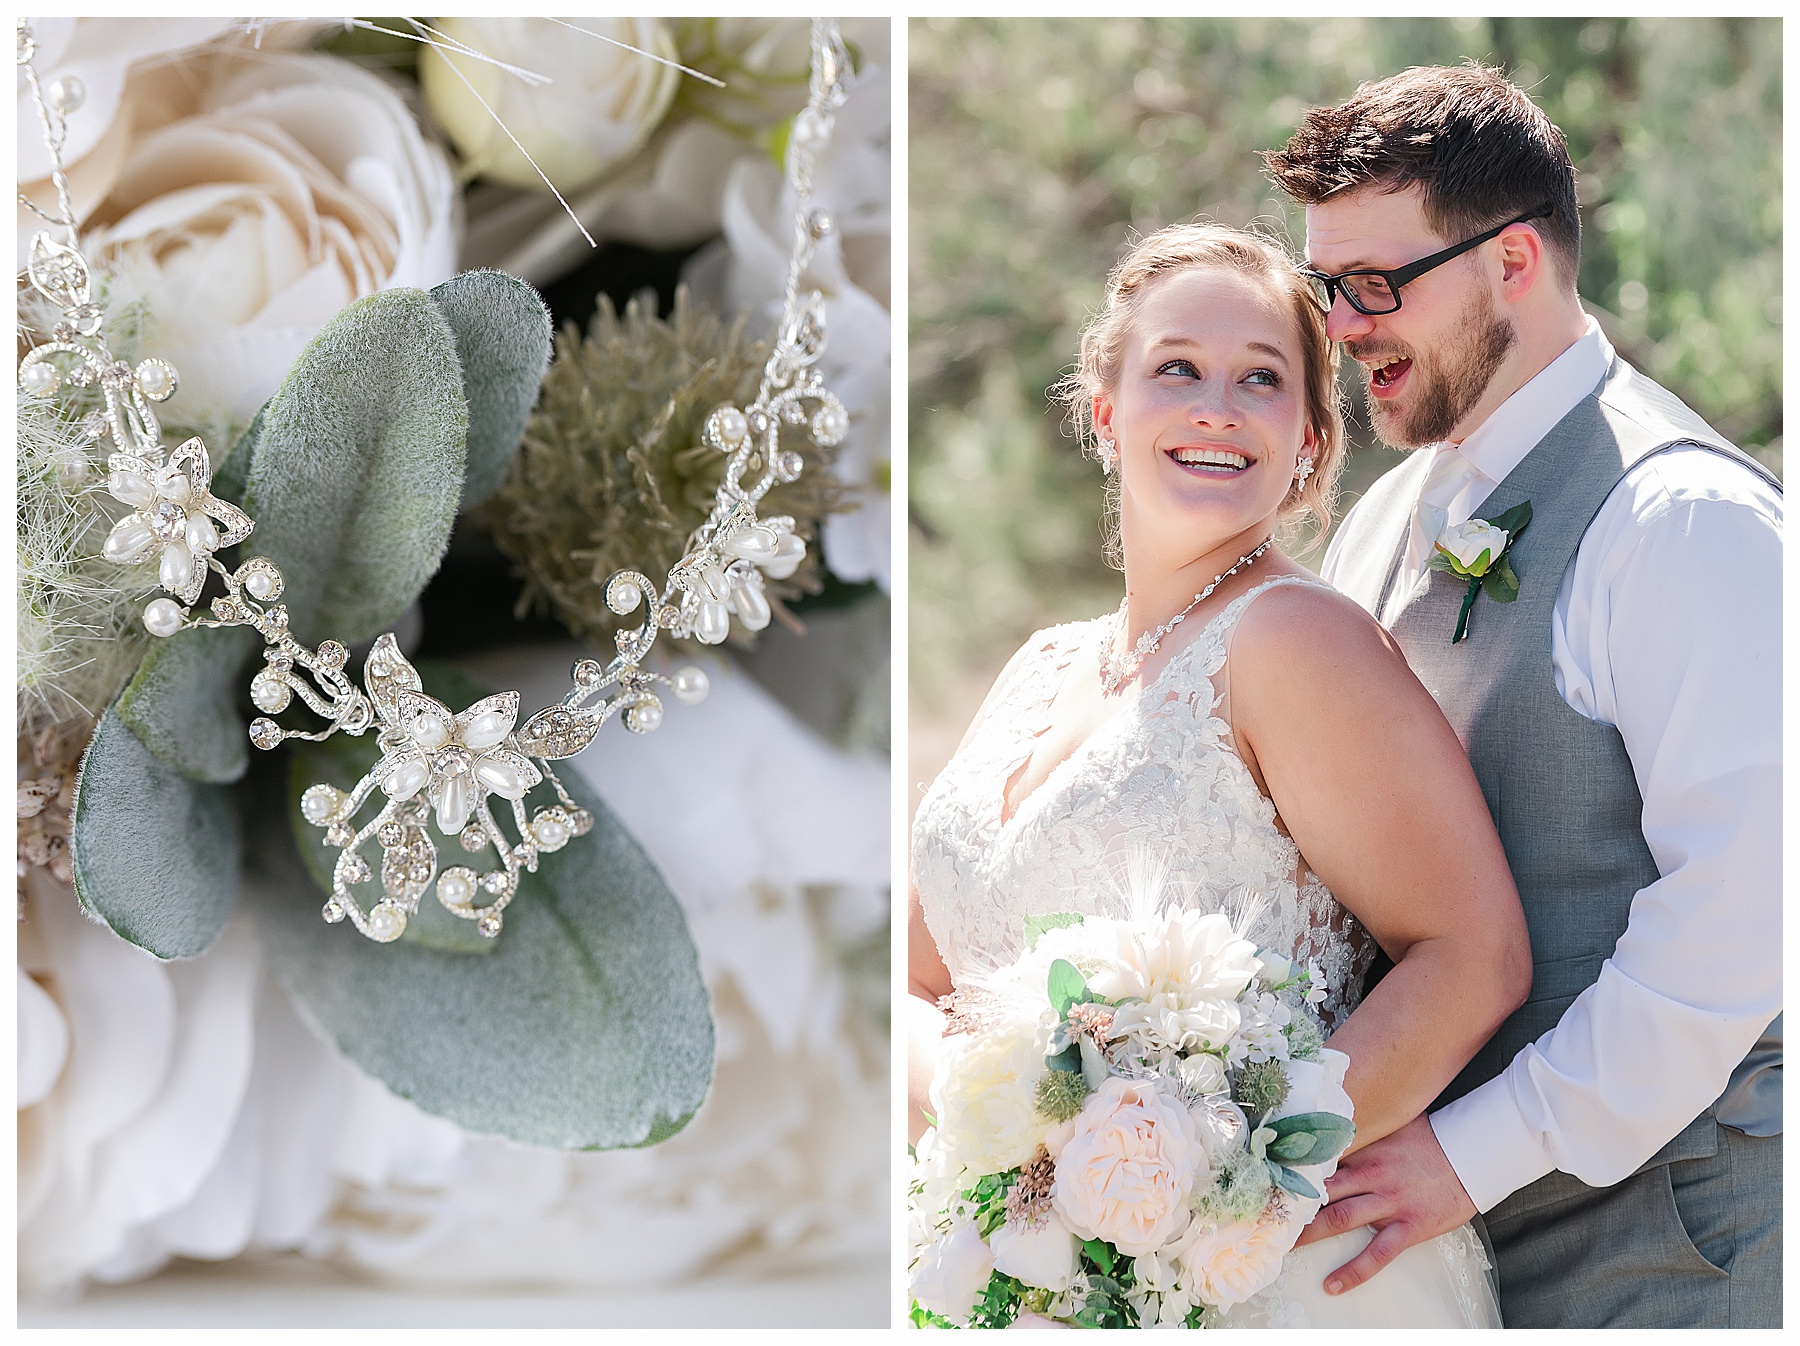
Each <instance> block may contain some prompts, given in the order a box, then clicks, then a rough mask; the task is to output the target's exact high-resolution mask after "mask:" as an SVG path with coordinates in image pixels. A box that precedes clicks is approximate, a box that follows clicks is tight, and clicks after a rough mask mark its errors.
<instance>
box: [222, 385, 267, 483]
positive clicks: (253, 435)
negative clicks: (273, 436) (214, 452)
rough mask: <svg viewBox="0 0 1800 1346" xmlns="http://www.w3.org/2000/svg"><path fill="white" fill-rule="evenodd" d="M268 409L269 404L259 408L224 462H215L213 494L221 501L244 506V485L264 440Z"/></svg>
mask: <svg viewBox="0 0 1800 1346" xmlns="http://www.w3.org/2000/svg"><path fill="white" fill-rule="evenodd" d="M268 409H269V404H268V403H267V402H265V403H263V405H262V406H260V407H258V408H257V410H256V415H255V416H253V417H251V419H250V424H249V425H248V426H247V427H246V428H245V430H244V433H243V434H241V435H239V436H238V438H237V443H235V444H233V445H232V446H231V452H230V453H228V454H226V455H225V456H224V458H223V460H220V459H217V458H215V459H214V460H213V479H212V493H213V494H214V495H216V496H218V497H219V499H221V500H229V501H230V502H231V503H232V504H234V505H238V506H242V505H243V503H244V483H245V481H246V480H247V479H248V478H249V475H250V460H251V459H252V458H254V457H255V456H256V441H257V440H259V439H261V438H262V428H263V413H264V412H265V411H267V410H268Z"/></svg>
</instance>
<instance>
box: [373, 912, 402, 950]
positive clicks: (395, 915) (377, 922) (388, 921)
mask: <svg viewBox="0 0 1800 1346" xmlns="http://www.w3.org/2000/svg"><path fill="white" fill-rule="evenodd" d="M405 930H406V913H405V912H404V911H402V910H400V908H399V907H396V906H395V905H394V904H393V903H392V902H377V903H376V904H375V909H374V910H373V911H371V912H370V913H369V938H370V939H372V940H375V941H376V942H377V943H381V944H392V943H393V942H394V941H395V940H397V939H399V938H400V936H401V935H402V934H403V933H405Z"/></svg>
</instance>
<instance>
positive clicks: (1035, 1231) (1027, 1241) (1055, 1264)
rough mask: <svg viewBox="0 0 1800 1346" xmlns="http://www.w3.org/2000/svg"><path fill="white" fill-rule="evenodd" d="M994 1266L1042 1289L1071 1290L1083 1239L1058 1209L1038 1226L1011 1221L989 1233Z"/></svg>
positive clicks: (1047, 1215) (1047, 1214)
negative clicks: (1060, 1214)
mask: <svg viewBox="0 0 1800 1346" xmlns="http://www.w3.org/2000/svg"><path fill="white" fill-rule="evenodd" d="M988 1246H989V1247H991V1248H992V1249H993V1250H994V1266H995V1268H996V1269H997V1270H999V1271H1003V1272H1005V1273H1006V1274H1007V1275H1008V1276H1014V1277H1017V1278H1018V1279H1019V1280H1022V1281H1024V1282H1025V1284H1027V1285H1035V1286H1037V1287H1038V1288H1039V1289H1041V1290H1052V1291H1062V1290H1067V1289H1068V1288H1069V1286H1070V1285H1071V1284H1073V1283H1074V1280H1075V1272H1076V1270H1077V1268H1078V1266H1079V1262H1078V1260H1077V1255H1078V1254H1079V1252H1080V1250H1081V1243H1080V1240H1078V1239H1077V1238H1076V1237H1075V1235H1073V1234H1071V1233H1070V1232H1069V1227H1068V1226H1067V1225H1066V1224H1064V1223H1063V1222H1062V1221H1061V1220H1060V1219H1058V1218H1057V1216H1056V1213H1055V1212H1054V1211H1048V1212H1045V1217H1044V1223H1043V1224H1042V1225H1041V1226H1038V1227H1036V1228H1033V1227H1031V1226H1030V1225H1026V1224H1014V1223H1012V1222H1011V1221H1008V1222H1007V1223H1005V1224H1003V1225H1001V1226H1000V1227H999V1228H998V1229H996V1230H995V1231H994V1232H993V1233H992V1234H989V1235H988Z"/></svg>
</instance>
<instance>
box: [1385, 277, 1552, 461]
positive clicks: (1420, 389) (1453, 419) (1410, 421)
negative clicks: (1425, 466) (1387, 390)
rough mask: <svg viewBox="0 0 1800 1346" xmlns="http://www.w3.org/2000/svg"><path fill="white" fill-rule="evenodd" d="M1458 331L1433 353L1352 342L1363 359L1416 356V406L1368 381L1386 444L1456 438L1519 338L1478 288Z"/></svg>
mask: <svg viewBox="0 0 1800 1346" xmlns="http://www.w3.org/2000/svg"><path fill="white" fill-rule="evenodd" d="M1456 330H1457V331H1458V332H1459V333H1460V335H1459V336H1458V337H1457V338H1455V339H1454V340H1453V341H1451V342H1450V343H1448V344H1447V346H1446V347H1445V348H1442V349H1440V350H1438V351H1433V352H1432V353H1431V354H1429V355H1427V354H1426V353H1424V352H1422V351H1400V350H1395V349H1383V348H1381V347H1379V346H1366V345H1365V346H1358V345H1357V344H1355V343H1354V342H1353V343H1350V345H1349V351H1350V354H1351V356H1353V357H1354V358H1356V359H1359V360H1360V359H1367V358H1369V357H1371V356H1382V355H1396V354H1398V355H1410V356H1411V357H1412V362H1413V364H1412V376H1413V383H1414V385H1415V386H1414V387H1413V389H1412V390H1411V398H1410V401H1411V403H1412V405H1411V406H1410V407H1404V408H1403V407H1399V406H1396V405H1394V403H1392V402H1384V401H1383V400H1381V399H1380V398H1378V397H1374V396H1372V395H1370V394H1369V388H1368V384H1367V383H1366V382H1365V383H1364V384H1363V395H1364V397H1365V398H1366V399H1367V401H1368V404H1369V422H1370V424H1371V425H1372V426H1373V427H1374V429H1375V433H1376V434H1377V435H1379V436H1381V438H1382V440H1383V442H1385V443H1387V444H1391V445H1393V446H1394V447H1395V448H1397V449H1416V448H1418V447H1419V446H1421V445H1424V444H1436V443H1438V442H1439V441H1441V440H1446V439H1448V438H1450V432H1451V431H1452V430H1454V429H1455V428H1456V426H1457V423H1458V422H1459V421H1461V420H1462V418H1463V417H1464V416H1466V415H1468V414H1469V411H1470V409H1471V408H1473V407H1474V405H1475V404H1476V403H1477V402H1479V401H1480V400H1481V395H1482V394H1483V393H1485V392H1486V391H1487V389H1488V385H1489V384H1490V383H1492V382H1493V381H1494V375H1495V374H1497V373H1498V372H1499V370H1500V362H1501V361H1502V360H1504V359H1505V358H1506V353H1507V352H1508V351H1510V350H1511V349H1512V348H1513V347H1514V346H1515V345H1516V344H1517V343H1518V340H1519V337H1518V333H1516V332H1514V331H1513V329H1512V324H1510V323H1508V322H1507V321H1505V320H1504V319H1503V318H1501V317H1500V316H1499V315H1498V314H1496V313H1495V312H1494V297H1493V295H1492V294H1490V293H1489V292H1488V291H1486V290H1477V291H1476V292H1475V293H1474V294H1472V295H1471V296H1470V298H1469V305H1468V307H1467V308H1466V309H1465V310H1464V312H1463V316H1462V321H1461V322H1460V323H1458V324H1457V329H1456Z"/></svg>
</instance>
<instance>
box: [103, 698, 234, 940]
mask: <svg viewBox="0 0 1800 1346" xmlns="http://www.w3.org/2000/svg"><path fill="white" fill-rule="evenodd" d="M69 849H70V858H71V860H72V861H73V863H74V871H75V892H76V895H77V896H78V897H79V898H80V900H81V905H82V907H83V908H84V909H85V910H86V911H87V912H88V913H89V914H90V915H93V916H95V917H97V918H98V919H99V920H101V921H102V922H104V923H105V925H106V926H107V927H108V928H109V929H110V930H112V931H113V933H114V934H116V935H119V936H120V937H121V938H124V939H128V940H130V941H131V942H132V943H133V944H135V945H137V946H138V947H139V948H140V949H144V950H147V951H148V952H150V953H153V954H155V955H156V956H157V957H158V958H192V957H194V956H195V955H196V954H200V953H204V952H205V951H206V950H207V948H208V947H210V946H211V944H212V942H213V941H214V940H215V939H217V938H218V937H219V932H220V931H222V930H223V929H224V928H225V922H226V920H227V919H228V918H229V917H230V915H231V909H232V906H233V904H234V903H235V902H236V901H237V885H238V827H237V815H236V813H235V811H234V810H233V808H232V805H231V799H230V797H229V796H228V795H227V794H226V792H225V790H224V789H223V788H222V787H221V786H218V785H208V784H204V783H202V782H198V781H192V780H189V779H187V778H186V777H185V776H182V775H180V774H179V773H177V772H175V771H172V770H170V769H169V768H168V767H167V766H164V765H163V764H162V763H161V762H160V761H158V760H157V759H156V757H155V756H154V755H153V754H152V753H151V752H150V750H149V749H148V748H146V747H145V746H144V745H143V744H142V743H141V742H140V741H139V740H138V737H137V735H136V734H134V733H132V731H131V730H130V729H129V728H128V727H127V726H126V724H125V722H124V721H123V720H121V719H120V718H119V717H118V715H117V714H116V713H115V712H113V711H112V710H108V711H107V712H106V714H104V715H102V716H101V717H100V724H99V726H98V727H97V728H96V729H95V730H94V737H93V739H92V741H91V742H90V743H89V744H88V747H87V751H86V752H85V753H84V754H83V755H82V759H81V770H80V773H79V774H78V775H77V777H76V781H75V806H74V810H73V817H72V820H71V824H70V837H69Z"/></svg>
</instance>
